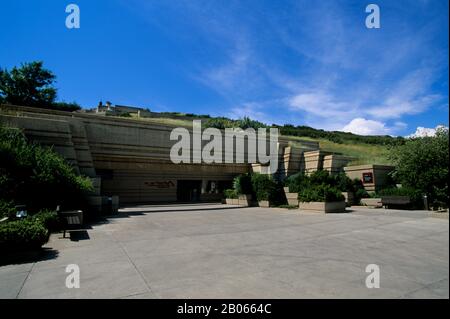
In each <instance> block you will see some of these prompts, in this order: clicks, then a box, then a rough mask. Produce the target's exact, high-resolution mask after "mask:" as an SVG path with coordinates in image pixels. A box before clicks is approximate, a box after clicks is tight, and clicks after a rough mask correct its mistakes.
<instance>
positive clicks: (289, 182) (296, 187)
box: [284, 172, 311, 193]
mask: <svg viewBox="0 0 450 319" xmlns="http://www.w3.org/2000/svg"><path fill="white" fill-rule="evenodd" d="M310 184H311V183H310V180H309V177H308V176H307V175H305V174H303V173H301V172H299V173H296V174H294V175H291V176H289V177H288V178H286V180H285V181H284V185H285V186H286V187H289V192H291V193H298V192H299V191H300V190H301V189H303V188H306V187H309V186H310Z"/></svg>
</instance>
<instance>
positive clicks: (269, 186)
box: [251, 173, 277, 201]
mask: <svg viewBox="0 0 450 319" xmlns="http://www.w3.org/2000/svg"><path fill="white" fill-rule="evenodd" d="M251 181H252V186H253V191H254V192H255V195H256V200H258V201H263V200H268V201H270V200H271V199H274V198H275V196H276V193H277V184H276V183H275V182H274V181H273V179H272V178H271V177H270V176H269V175H265V174H258V173H255V174H253V175H252V177H251Z"/></svg>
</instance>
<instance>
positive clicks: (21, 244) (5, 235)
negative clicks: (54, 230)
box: [0, 218, 49, 250]
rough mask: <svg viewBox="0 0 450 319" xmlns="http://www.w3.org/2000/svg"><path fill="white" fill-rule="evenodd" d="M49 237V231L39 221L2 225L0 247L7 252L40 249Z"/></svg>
mask: <svg viewBox="0 0 450 319" xmlns="http://www.w3.org/2000/svg"><path fill="white" fill-rule="evenodd" d="M48 237H49V232H48V230H47V229H46V228H45V226H44V225H43V224H42V222H41V221H39V220H35V219H32V218H27V219H24V220H16V221H11V222H6V223H0V247H2V248H3V249H5V250H17V249H34V248H39V247H41V246H42V245H44V244H45V243H46V242H47V241H48Z"/></svg>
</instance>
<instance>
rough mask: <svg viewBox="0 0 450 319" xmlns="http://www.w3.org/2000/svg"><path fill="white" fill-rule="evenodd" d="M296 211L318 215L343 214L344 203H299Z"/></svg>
mask: <svg viewBox="0 0 450 319" xmlns="http://www.w3.org/2000/svg"><path fill="white" fill-rule="evenodd" d="M298 209H300V210H305V211H312V212H318V213H343V212H345V202H344V201H342V202H308V203H306V202H300V203H299V205H298Z"/></svg>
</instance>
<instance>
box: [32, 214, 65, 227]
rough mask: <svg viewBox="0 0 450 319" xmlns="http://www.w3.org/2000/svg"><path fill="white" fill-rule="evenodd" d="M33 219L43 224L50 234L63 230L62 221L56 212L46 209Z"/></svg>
mask: <svg viewBox="0 0 450 319" xmlns="http://www.w3.org/2000/svg"><path fill="white" fill-rule="evenodd" d="M32 218H33V220H35V221H38V222H41V223H42V224H43V225H44V227H45V228H47V229H48V230H49V231H50V232H53V231H56V230H59V229H61V223H60V219H59V217H58V214H57V213H56V212H54V211H51V210H47V209H44V210H41V211H40V212H39V213H37V214H35V215H33V216H32Z"/></svg>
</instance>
